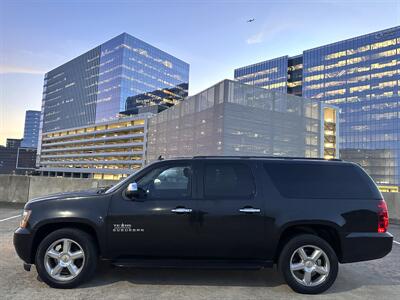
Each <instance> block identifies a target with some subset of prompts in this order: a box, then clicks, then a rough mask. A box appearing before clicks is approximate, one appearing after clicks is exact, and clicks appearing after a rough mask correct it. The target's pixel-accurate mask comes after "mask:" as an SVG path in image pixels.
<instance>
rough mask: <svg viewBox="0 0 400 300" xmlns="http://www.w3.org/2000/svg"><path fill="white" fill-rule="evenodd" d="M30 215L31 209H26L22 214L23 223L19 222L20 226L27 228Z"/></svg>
mask: <svg viewBox="0 0 400 300" xmlns="http://www.w3.org/2000/svg"><path fill="white" fill-rule="evenodd" d="M30 216H31V211H30V210H24V213H23V214H22V220H21V223H19V227H21V228H25V227H26V225H28V220H29V217H30Z"/></svg>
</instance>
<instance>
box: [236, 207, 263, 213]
mask: <svg viewBox="0 0 400 300" xmlns="http://www.w3.org/2000/svg"><path fill="white" fill-rule="evenodd" d="M239 211H240V212H243V213H247V214H255V213H260V212H261V209H259V208H253V207H244V208H241V209H239Z"/></svg>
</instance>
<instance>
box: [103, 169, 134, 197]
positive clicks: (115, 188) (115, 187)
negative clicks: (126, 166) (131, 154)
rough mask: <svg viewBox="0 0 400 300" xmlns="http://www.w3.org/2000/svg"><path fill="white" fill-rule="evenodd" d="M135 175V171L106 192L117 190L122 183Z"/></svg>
mask: <svg viewBox="0 0 400 300" xmlns="http://www.w3.org/2000/svg"><path fill="white" fill-rule="evenodd" d="M133 175H135V173H133V174H131V175H129V176H128V177H126V178H124V179H122V180H121V181H120V182H118V183H117V184H116V185H114V186H112V187H110V188H109V189H108V190H107V191H105V192H104V194H109V193H112V192H114V191H116V190H117V189H118V188H119V187H120V186H121V185H123V184H124V183H125V182H127V181H129V180H130V179H131V178H132V177H133Z"/></svg>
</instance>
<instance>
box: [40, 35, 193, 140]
mask: <svg viewBox="0 0 400 300" xmlns="http://www.w3.org/2000/svg"><path fill="white" fill-rule="evenodd" d="M188 81H189V65H188V64H187V63H185V62H184V61H182V60H180V59H178V58H176V57H174V56H172V55H170V54H168V53H166V52H164V51H161V50H159V49H157V48H155V47H153V46H151V45H149V44H147V43H145V42H143V41H141V40H139V39H137V38H135V37H133V36H131V35H129V34H127V33H123V34H121V35H119V36H117V37H115V38H113V39H111V40H109V41H107V42H105V43H104V44H102V45H100V46H98V47H96V48H94V49H92V50H90V51H88V52H86V53H84V54H82V55H80V56H78V57H77V58H75V59H73V60H71V61H69V62H67V63H65V64H64V65H62V66H60V67H58V68H55V69H54V70H52V71H50V72H48V73H46V74H45V78H44V87H43V100H42V120H41V126H42V128H41V131H42V132H50V131H54V130H62V129H68V128H72V127H79V126H84V125H91V124H95V123H98V122H104V121H108V120H112V119H115V118H117V117H118V115H119V114H120V113H128V114H135V113H138V112H142V111H144V112H148V111H153V112H156V111H160V110H163V109H165V108H167V107H170V106H172V105H173V104H175V103H177V102H179V101H181V100H182V99H183V98H184V97H186V96H187V95H188Z"/></svg>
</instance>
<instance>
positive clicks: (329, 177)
mask: <svg viewBox="0 0 400 300" xmlns="http://www.w3.org/2000/svg"><path fill="white" fill-rule="evenodd" d="M264 167H265V169H266V171H267V172H268V174H269V175H270V177H271V179H272V181H273V183H274V185H275V186H276V188H277V189H278V190H279V192H280V193H281V195H283V196H284V197H287V198H331V199H332V198H333V199H346V198H347V199H348V198H353V199H371V198H372V199H375V198H376V197H379V192H377V190H376V188H375V187H374V186H373V184H372V182H371V179H370V178H369V177H368V176H367V175H366V174H365V173H364V171H362V170H361V169H360V168H358V167H357V166H354V165H350V164H316V163H310V164H301V163H268V164H264Z"/></svg>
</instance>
